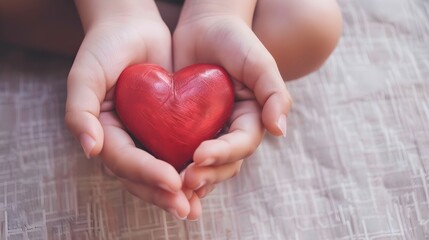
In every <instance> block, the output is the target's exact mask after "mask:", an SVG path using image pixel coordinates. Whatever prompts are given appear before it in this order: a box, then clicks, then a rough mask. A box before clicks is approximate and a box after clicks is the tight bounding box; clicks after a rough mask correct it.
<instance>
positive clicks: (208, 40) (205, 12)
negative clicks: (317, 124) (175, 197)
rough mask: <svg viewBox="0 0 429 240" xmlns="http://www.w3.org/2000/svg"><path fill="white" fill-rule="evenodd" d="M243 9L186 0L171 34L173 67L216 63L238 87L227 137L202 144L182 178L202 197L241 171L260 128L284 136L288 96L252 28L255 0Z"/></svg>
mask: <svg viewBox="0 0 429 240" xmlns="http://www.w3.org/2000/svg"><path fill="white" fill-rule="evenodd" d="M251 2H253V3H251ZM247 5H248V6H246V5H244V4H243V1H226V0H225V1H219V0H187V1H186V2H185V6H184V7H183V9H182V14H181V17H180V20H179V23H178V26H177V28H176V31H175V33H174V38H173V46H174V68H175V69H180V68H182V67H185V66H188V65H190V64H194V63H213V64H218V65H221V66H223V67H224V68H225V69H226V70H227V71H228V72H229V73H230V74H231V76H232V77H233V79H234V80H235V85H236V101H237V102H236V106H235V109H234V112H233V115H232V118H231V125H230V129H229V131H228V133H227V134H226V135H224V136H222V137H220V138H218V139H216V140H210V141H206V142H204V143H202V144H201V145H200V147H199V148H198V149H197V150H196V152H195V154H194V162H195V163H194V164H192V165H190V166H189V167H188V168H187V169H186V172H185V174H184V175H185V180H184V186H185V187H186V188H189V189H192V190H194V191H196V193H197V194H199V196H200V197H201V196H203V195H205V194H206V193H207V192H208V191H209V190H211V189H213V184H215V183H217V182H220V181H224V180H226V179H228V178H230V177H232V176H233V175H235V174H236V173H237V172H238V171H239V169H240V166H241V163H242V159H243V158H245V157H247V156H249V155H250V154H251V153H252V152H253V151H254V150H255V149H256V148H257V146H258V145H259V143H260V142H261V139H262V136H263V127H262V124H263V126H264V127H265V128H266V129H267V130H268V131H269V132H271V133H272V134H274V135H286V115H287V113H288V111H289V109H290V107H291V99H290V95H289V93H288V91H287V89H286V86H285V84H284V81H283V79H282V77H281V75H280V72H279V70H278V68H277V65H276V62H275V60H274V58H273V57H272V56H271V54H270V53H269V52H268V50H267V49H266V48H265V47H264V46H263V44H262V43H261V42H260V41H259V39H258V38H257V37H256V35H255V34H254V33H253V31H252V29H251V27H250V25H251V23H252V16H253V13H254V8H255V1H249V2H248V3H247ZM261 108H262V109H261ZM260 119H262V123H261V122H260Z"/></svg>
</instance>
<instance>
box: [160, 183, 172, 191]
mask: <svg viewBox="0 0 429 240" xmlns="http://www.w3.org/2000/svg"><path fill="white" fill-rule="evenodd" d="M158 187H159V188H162V189H164V190H165V191H167V192H172V193H174V192H176V191H174V190H173V189H172V188H170V186H168V185H167V184H165V183H159V184H158Z"/></svg>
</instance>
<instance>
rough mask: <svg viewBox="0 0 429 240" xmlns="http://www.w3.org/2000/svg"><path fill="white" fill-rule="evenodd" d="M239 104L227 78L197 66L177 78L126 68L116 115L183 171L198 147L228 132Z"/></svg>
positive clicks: (150, 68)
mask: <svg viewBox="0 0 429 240" xmlns="http://www.w3.org/2000/svg"><path fill="white" fill-rule="evenodd" d="M233 104H234V89H233V86H232V83H231V80H230V78H229V76H228V74H227V72H226V71H225V70H224V69H223V68H221V67H219V66H216V65H209V64H196V65H191V66H189V67H186V68H183V69H182V70H180V71H177V72H176V73H174V74H171V73H169V72H167V71H166V70H165V69H163V68H162V67H160V66H158V65H154V64H137V65H133V66H130V67H128V68H126V69H125V70H124V71H123V72H122V73H121V75H120V76H119V79H118V81H117V83H116V90H115V106H116V112H117V113H118V116H119V118H120V120H121V121H122V123H123V124H124V125H125V127H126V128H127V130H128V131H129V132H130V133H131V135H133V136H134V137H135V138H136V139H137V140H138V141H139V142H140V143H141V144H142V145H143V146H144V148H145V150H147V151H148V152H150V153H151V154H152V155H154V156H155V157H156V158H158V159H161V160H164V161H166V162H168V163H170V164H171V165H172V166H173V167H174V168H175V169H176V170H177V171H179V172H180V171H181V170H183V169H184V168H185V167H186V165H187V164H188V163H189V162H190V161H192V156H193V154H194V152H195V150H196V149H197V147H198V146H199V145H200V144H201V143H202V142H203V141H205V140H208V139H212V138H214V137H216V135H217V134H218V133H219V132H220V130H222V128H223V127H224V125H225V123H226V121H227V120H228V118H229V116H230V114H231V112H232V107H233Z"/></svg>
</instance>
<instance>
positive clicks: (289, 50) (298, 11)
mask: <svg viewBox="0 0 429 240" xmlns="http://www.w3.org/2000/svg"><path fill="white" fill-rule="evenodd" d="M316 3H317V2H315V1H313V0H289V1H284V0H269V1H261V2H260V4H259V5H258V9H257V11H256V14H255V19H254V30H255V32H256V34H257V35H258V37H259V38H260V39H261V41H262V42H263V43H264V45H265V46H266V47H267V49H268V50H269V51H270V52H271V54H272V55H273V56H274V58H275V59H276V61H277V64H278V65H279V68H280V71H281V72H282V75H283V77H284V78H285V79H287V80H289V79H296V78H298V77H301V76H303V75H306V74H308V73H310V72H312V71H314V70H316V69H317V68H319V67H320V66H321V65H322V64H323V62H324V61H325V60H326V59H327V58H328V56H329V55H330V54H331V52H332V51H333V49H334V48H335V46H336V45H337V42H338V39H339V38H340V34H341V25H342V18H341V13H340V10H339V7H338V5H337V3H336V1H334V0H326V1H321V3H317V4H316ZM263 4H265V5H266V6H264V5H263Z"/></svg>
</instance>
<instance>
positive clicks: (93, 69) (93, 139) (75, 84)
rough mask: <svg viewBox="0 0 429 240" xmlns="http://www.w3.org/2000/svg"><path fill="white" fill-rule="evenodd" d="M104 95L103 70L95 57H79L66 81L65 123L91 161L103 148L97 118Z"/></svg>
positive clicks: (101, 134)
mask: <svg viewBox="0 0 429 240" xmlns="http://www.w3.org/2000/svg"><path fill="white" fill-rule="evenodd" d="M105 93H106V84H105V83H104V73H103V69H102V68H101V66H100V65H99V64H98V63H97V61H96V59H95V58H94V57H89V58H88V57H87V56H82V54H80V55H79V54H78V55H77V57H76V60H75V63H74V64H73V66H72V69H71V70H70V74H69V77H68V81H67V102H66V115H65V122H66V124H67V126H68V128H69V130H70V131H71V132H72V134H73V135H74V136H75V137H76V138H77V139H78V141H79V142H80V144H81V145H82V148H83V150H84V152H85V154H86V156H87V157H88V158H90V157H92V156H96V155H98V154H99V153H100V151H101V148H102V146H103V138H104V137H103V129H102V127H101V124H100V122H99V121H98V116H99V114H100V104H101V102H102V101H103V99H104V96H105Z"/></svg>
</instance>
